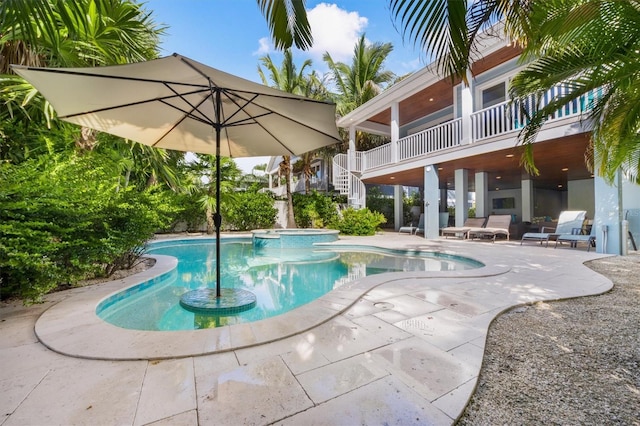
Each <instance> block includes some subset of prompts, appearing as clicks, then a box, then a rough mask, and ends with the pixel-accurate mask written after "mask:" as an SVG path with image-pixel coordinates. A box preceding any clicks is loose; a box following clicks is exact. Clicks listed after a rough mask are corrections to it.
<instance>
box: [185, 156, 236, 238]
mask: <svg viewBox="0 0 640 426" xmlns="http://www.w3.org/2000/svg"><path fill="white" fill-rule="evenodd" d="M188 168H189V170H190V174H191V176H192V186H191V187H190V188H188V191H189V192H190V193H192V194H197V195H199V196H200V198H199V200H200V203H201V205H202V207H203V209H204V211H205V219H206V222H207V234H213V233H214V231H215V221H214V214H215V213H216V211H215V209H216V156H215V155H210V154H196V159H195V161H193V162H191V163H190V164H189V166H188ZM241 174H242V172H241V170H240V169H239V168H238V166H237V165H236V163H235V161H233V160H232V159H231V158H228V157H221V158H220V175H221V178H220V199H221V204H222V205H225V204H229V203H231V202H233V200H234V196H235V185H236V182H237V180H238V179H239V178H240V175H241ZM217 213H220V212H217Z"/></svg>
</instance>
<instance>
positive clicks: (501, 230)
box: [467, 214, 511, 242]
mask: <svg viewBox="0 0 640 426" xmlns="http://www.w3.org/2000/svg"><path fill="white" fill-rule="evenodd" d="M509 225H511V215H510V214H492V215H490V216H489V218H488V219H487V223H485V225H484V227H481V228H471V229H469V232H468V234H467V235H468V236H469V237H468V238H470V239H474V238H475V237H478V238H483V237H491V238H492V240H493V241H494V242H495V240H496V237H497V236H498V235H504V236H505V237H507V240H508V239H509Z"/></svg>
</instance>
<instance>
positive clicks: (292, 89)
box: [258, 49, 312, 228]
mask: <svg viewBox="0 0 640 426" xmlns="http://www.w3.org/2000/svg"><path fill="white" fill-rule="evenodd" d="M260 61H261V62H262V65H263V66H264V67H265V68H266V70H267V72H268V75H269V78H267V76H266V75H265V72H264V71H263V70H262V68H261V67H260V66H258V74H259V75H260V78H261V79H262V83H263V84H265V85H267V86H269V85H270V86H271V87H275V88H277V89H280V90H282V91H284V92H287V93H295V94H298V95H304V94H305V92H306V91H307V90H308V84H307V81H308V80H307V79H305V77H304V71H305V69H306V68H307V67H310V66H311V64H312V62H311V60H310V59H307V60H306V61H304V62H303V63H302V66H301V67H300V71H298V69H297V67H296V64H295V63H294V62H293V55H292V53H291V49H287V50H285V51H284V58H283V60H282V64H281V65H280V68H278V67H277V66H276V65H275V64H274V63H273V61H272V60H271V57H270V56H269V55H266V56H263V57H262V58H260ZM269 82H271V84H269ZM280 173H281V174H283V175H284V176H285V185H286V191H287V226H288V227H290V228H295V227H296V220H295V215H294V212H293V197H292V195H291V156H290V155H284V156H283V157H282V162H281V163H280Z"/></svg>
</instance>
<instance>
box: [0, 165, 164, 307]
mask: <svg viewBox="0 0 640 426" xmlns="http://www.w3.org/2000/svg"><path fill="white" fill-rule="evenodd" d="M47 160H48V161H42V162H38V161H35V160H29V161H26V162H23V163H21V164H20V165H17V166H16V165H9V164H3V165H1V166H0V284H1V286H0V297H2V298H5V297H10V296H18V297H22V298H24V299H25V300H27V301H37V300H39V299H40V298H41V296H42V295H44V294H46V293H47V292H49V291H51V290H53V289H54V288H56V286H58V285H59V284H74V283H75V282H77V281H78V280H80V279H84V278H88V277H93V276H96V275H100V274H110V273H112V272H113V271H115V270H116V269H117V268H118V267H120V266H126V265H130V264H131V262H133V261H134V260H135V258H136V256H137V255H139V254H140V250H139V248H140V247H141V246H142V245H143V244H144V242H145V241H146V240H147V239H149V238H150V237H152V236H153V234H154V232H156V231H157V230H159V229H162V228H164V227H167V226H168V225H169V224H170V223H171V222H172V221H173V217H174V215H175V211H176V208H175V207H174V206H173V205H172V203H171V202H170V200H169V199H167V197H166V194H165V193H156V192H154V191H152V190H147V191H144V192H137V191H135V190H134V189H132V188H131V189H125V188H118V173H117V164H113V163H110V162H109V161H105V158H104V157H100V158H98V157H96V156H93V155H90V154H87V155H84V156H72V157H71V158H70V159H63V160H58V161H56V162H52V161H51V160H52V158H51V157H47Z"/></svg>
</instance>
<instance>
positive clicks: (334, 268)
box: [97, 239, 483, 331]
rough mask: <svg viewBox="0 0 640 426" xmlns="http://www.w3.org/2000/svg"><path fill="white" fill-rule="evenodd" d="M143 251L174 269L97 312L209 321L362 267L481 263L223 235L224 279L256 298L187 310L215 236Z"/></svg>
mask: <svg viewBox="0 0 640 426" xmlns="http://www.w3.org/2000/svg"><path fill="white" fill-rule="evenodd" d="M147 252H148V253H149V254H163V255H170V256H174V257H176V258H177V259H178V267H177V269H175V270H173V271H172V272H170V273H167V274H165V275H164V276H161V277H158V278H155V279H153V280H150V281H147V282H145V283H142V284H139V285H136V286H133V287H130V288H129V289H126V290H123V291H121V292H119V293H117V294H115V295H113V296H110V297H109V298H107V299H105V300H104V301H102V302H101V303H100V304H99V306H98V308H97V314H98V316H99V317H100V318H102V319H103V320H105V321H107V322H109V323H111V324H113V325H116V326H118V327H122V328H128V329H135V330H167V331H168V330H195V329H202V328H212V327H219V326H224V325H231V324H237V323H242V322H250V321H256V320H260V319H264V318H268V317H272V316H275V315H279V314H281V313H284V312H287V311H289V310H291V309H294V308H297V307H298V306H301V305H304V304H306V303H309V302H311V301H312V300H315V299H317V298H318V297H320V296H322V295H324V294H325V293H327V292H329V291H331V290H333V289H335V288H338V287H340V286H341V285H343V284H344V283H346V282H349V281H353V280H355V279H358V278H362V277H364V276H368V275H373V274H380V273H384V272H395V271H453V270H460V269H471V268H478V267H481V266H483V265H482V264H481V263H479V262H476V261H474V260H471V259H466V258H462V257H457V256H449V255H443V254H439V253H425V252H413V253H410V252H405V251H395V250H382V249H374V248H371V247H365V246H358V247H355V246H350V247H345V248H342V247H339V248H338V247H332V248H330V249H329V248H318V247H314V248H295V249H284V248H254V246H253V245H252V243H251V240H250V239H235V240H224V241H222V250H221V253H220V254H221V263H222V268H221V282H222V287H223V288H224V287H235V288H241V289H245V290H248V291H250V292H252V293H254V294H255V295H256V297H257V305H256V306H255V307H254V308H253V309H251V310H249V311H245V312H241V313H239V314H236V315H231V316H225V317H220V316H212V315H203V314H197V313H193V312H190V311H188V310H186V309H184V308H182V307H181V306H180V303H179V302H180V296H181V295H182V294H184V293H186V292H187V291H190V290H195V289H198V288H204V287H215V257H216V256H215V240H180V241H163V242H157V243H154V244H152V245H150V246H149V249H148V250H147Z"/></svg>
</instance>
